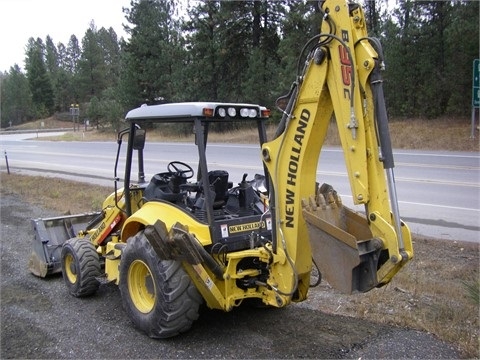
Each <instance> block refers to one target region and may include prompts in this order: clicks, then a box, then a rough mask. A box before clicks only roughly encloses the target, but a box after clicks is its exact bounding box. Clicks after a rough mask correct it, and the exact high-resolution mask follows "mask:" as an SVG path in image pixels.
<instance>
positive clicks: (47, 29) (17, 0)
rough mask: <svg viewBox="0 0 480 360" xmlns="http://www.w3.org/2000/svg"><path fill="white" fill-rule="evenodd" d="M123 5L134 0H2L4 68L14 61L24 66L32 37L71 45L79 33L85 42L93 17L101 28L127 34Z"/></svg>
mask: <svg viewBox="0 0 480 360" xmlns="http://www.w3.org/2000/svg"><path fill="white" fill-rule="evenodd" d="M122 7H126V8H130V0H0V71H1V72H4V71H7V72H8V71H9V70H10V67H11V66H13V65H14V64H17V65H18V66H20V68H21V69H22V70H23V69H24V60H25V47H26V45H27V43H28V39H29V38H31V37H33V38H34V39H36V38H38V37H39V38H41V39H42V40H43V42H44V43H45V39H46V37H47V35H50V37H51V38H52V40H53V43H54V44H55V45H57V44H58V43H59V42H61V43H63V44H64V45H65V46H67V45H68V41H69V40H70V36H71V35H73V34H75V36H76V37H77V39H78V41H79V42H80V44H81V41H82V38H83V36H84V35H85V32H86V31H87V29H88V28H89V26H90V22H91V21H92V20H93V21H94V22H95V26H96V27H97V29H100V28H101V27H104V28H106V29H108V28H109V27H112V28H113V29H114V30H115V32H116V34H117V36H118V38H120V37H122V36H123V37H126V34H125V32H124V31H123V26H122V23H123V24H127V20H126V19H125V14H124V13H123V12H122Z"/></svg>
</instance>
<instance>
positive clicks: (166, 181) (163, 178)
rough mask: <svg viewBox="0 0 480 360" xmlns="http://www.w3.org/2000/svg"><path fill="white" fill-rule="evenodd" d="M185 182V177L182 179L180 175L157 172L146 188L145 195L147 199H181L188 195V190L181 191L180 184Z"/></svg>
mask: <svg viewBox="0 0 480 360" xmlns="http://www.w3.org/2000/svg"><path fill="white" fill-rule="evenodd" d="M185 182H186V180H185V179H181V177H179V176H171V174H170V173H159V174H155V175H154V176H153V177H152V179H151V180H150V183H149V184H148V185H147V187H146V188H145V191H144V192H143V197H144V198H145V199H146V200H147V201H151V200H165V201H170V202H178V201H181V200H182V199H183V198H184V196H186V192H185V191H180V185H181V184H182V183H185Z"/></svg>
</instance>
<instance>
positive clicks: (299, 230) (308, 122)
mask: <svg viewBox="0 0 480 360" xmlns="http://www.w3.org/2000/svg"><path fill="white" fill-rule="evenodd" d="M322 10H323V12H324V17H323V23H322V25H321V33H320V35H319V36H317V37H316V39H315V40H316V45H315V46H314V47H313V49H312V50H311V51H310V53H309V54H308V56H307V59H306V62H305V67H304V69H303V71H302V72H301V73H300V74H299V75H298V76H297V80H296V82H295V83H294V85H293V86H292V91H291V96H290V98H289V103H288V105H287V107H286V109H285V111H284V116H283V119H282V123H281V125H280V130H279V131H277V134H276V135H277V137H276V138H275V139H273V140H272V141H270V142H267V143H265V144H264V145H263V146H262V158H263V161H264V163H265V166H266V167H267V169H268V172H269V174H270V177H271V188H270V191H271V194H270V202H271V210H272V215H273V219H274V221H275V225H276V226H275V228H274V251H276V252H279V251H280V252H284V253H285V254H286V256H287V257H288V258H289V259H290V260H291V263H293V264H294V265H295V275H294V276H295V277H296V280H295V281H293V280H292V282H291V283H292V287H293V286H295V285H296V286H297V292H296V294H295V296H294V298H293V300H296V301H300V300H303V299H305V298H306V294H307V291H308V287H309V277H310V270H311V266H312V256H313V258H314V260H315V263H316V264H317V265H318V266H319V268H320V270H321V272H322V274H323V275H324V277H325V278H326V280H327V281H328V282H329V283H331V284H332V285H333V286H334V287H336V288H338V289H340V290H342V291H344V292H347V293H351V292H354V291H362V292H363V291H368V290H370V289H372V288H373V287H376V286H381V285H384V284H386V283H388V282H389V281H390V280H391V278H392V277H393V276H394V274H395V273H397V271H398V270H399V269H400V268H401V267H402V266H403V265H404V264H405V263H406V262H407V261H408V260H409V259H411V258H412V257H413V249H412V241H411V236H410V231H409V229H408V227H407V226H406V225H405V224H404V223H403V222H401V220H400V216H399V213H398V205H397V198H396V190H395V182H394V177H393V155H392V149H391V144H390V138H389V134H388V123H387V119H386V111H385V104H384V100H383V92H382V91H381V78H380V76H379V70H380V64H381V61H382V59H381V58H380V57H379V55H378V52H377V51H376V49H375V48H374V47H373V46H372V45H371V42H372V40H370V39H368V35H367V29H366V23H365V17H364V14H363V10H362V8H361V7H360V6H358V5H356V4H350V3H348V2H346V1H345V0H327V1H325V2H323V3H322ZM377 50H378V49H377ZM332 115H334V117H335V119H336V124H337V128H338V132H339V135H340V139H341V145H342V148H343V153H344V158H345V163H346V168H347V172H348V178H349V182H350V187H351V191H352V196H353V200H354V203H355V204H356V205H362V204H363V205H364V207H365V214H366V215H365V216H363V215H361V214H359V213H356V212H354V211H352V210H350V209H348V208H346V207H345V206H343V205H342V204H341V200H340V199H339V197H338V195H337V194H336V192H335V191H334V190H333V189H331V187H329V186H323V187H319V186H318V184H317V178H316V170H317V164H318V161H319V156H320V152H321V149H322V145H323V143H324V140H325V136H326V133H327V128H328V126H329V123H330V120H331V118H332ZM283 290H284V291H286V292H288V291H289V290H292V289H283Z"/></svg>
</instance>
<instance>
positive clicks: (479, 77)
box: [472, 59, 480, 108]
mask: <svg viewBox="0 0 480 360" xmlns="http://www.w3.org/2000/svg"><path fill="white" fill-rule="evenodd" d="M472 106H473V107H476V108H478V107H480V60H479V59H475V60H473V88H472Z"/></svg>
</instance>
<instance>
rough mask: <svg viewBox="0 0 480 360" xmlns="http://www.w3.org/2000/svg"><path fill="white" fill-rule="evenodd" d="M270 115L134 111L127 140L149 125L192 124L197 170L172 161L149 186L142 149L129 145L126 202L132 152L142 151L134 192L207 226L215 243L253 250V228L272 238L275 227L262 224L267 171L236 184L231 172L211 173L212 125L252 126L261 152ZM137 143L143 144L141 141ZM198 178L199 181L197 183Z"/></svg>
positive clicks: (246, 110)
mask: <svg viewBox="0 0 480 360" xmlns="http://www.w3.org/2000/svg"><path fill="white" fill-rule="evenodd" d="M269 115H270V111H269V110H268V109H266V108H265V107H262V106H259V105H253V104H234V103H210V102H208V103H207V102H189V103H173V104H162V105H150V106H147V105H143V106H141V107H139V108H136V109H133V110H131V111H130V112H129V113H128V114H127V116H126V120H127V122H129V123H130V130H129V131H130V136H129V140H130V139H135V138H136V136H135V134H136V133H137V132H138V131H143V128H147V127H148V126H147V124H151V123H153V124H167V123H169V124H185V123H187V124H191V125H192V128H193V131H194V134H195V145H196V147H197V151H198V169H197V171H196V172H195V171H194V170H193V167H192V166H191V165H190V164H187V163H185V162H181V161H176V160H175V161H171V162H170V163H168V165H167V169H166V171H164V172H160V173H157V174H155V175H153V177H152V178H151V180H150V182H148V184H146V186H145V183H146V182H145V180H144V178H145V175H144V173H143V148H141V149H139V147H137V148H136V147H135V145H134V141H129V145H128V149H127V166H126V167H125V178H124V179H125V184H124V189H125V196H126V197H127V198H128V192H131V191H133V188H132V186H131V183H130V171H131V159H132V157H133V156H132V153H133V150H139V156H138V162H139V164H138V169H139V184H137V185H135V188H137V189H138V188H142V189H144V190H143V200H144V201H146V202H149V201H161V202H168V203H170V204H172V205H174V206H176V207H179V208H181V209H182V210H183V211H185V212H187V213H188V214H190V215H191V216H192V217H194V218H195V219H197V220H198V221H200V222H202V223H205V224H208V225H209V227H210V229H212V230H211V232H212V242H213V244H216V243H221V244H222V245H225V244H226V245H227V248H228V251H234V250H238V249H244V248H249V247H251V246H252V235H251V233H252V229H253V228H255V229H257V230H258V227H257V225H255V224H260V223H262V224H263V225H259V227H261V228H262V229H263V230H264V231H266V232H267V233H268V234H266V235H267V236H269V237H270V235H271V234H270V232H271V226H268V229H267V226H266V225H265V219H264V216H265V213H266V211H267V208H268V207H267V188H268V186H267V184H268V175H267V172H266V170H265V168H263V172H264V173H263V174H251V175H250V176H249V174H247V173H244V174H243V176H242V178H241V179H238V180H237V181H236V182H234V181H232V180H231V179H230V174H229V172H228V170H227V169H209V166H208V161H207V156H206V149H207V140H208V133H209V129H210V125H211V124H212V123H222V122H226V123H232V122H247V123H253V124H254V125H256V126H257V129H258V139H259V148H260V149H261V146H262V144H263V143H264V142H265V141H266V127H265V122H266V120H268V119H269ZM136 142H137V143H141V141H139V140H138V139H137V140H136ZM128 159H130V160H128ZM195 175H196V178H195V179H193V178H194V176H195ZM127 203H128V202H127ZM131 212H132V209H129V208H128V204H127V215H128V216H130V215H131ZM269 216H270V215H269ZM267 220H268V219H267ZM226 228H229V229H235V234H228V231H225V229H226ZM263 230H262V231H263ZM258 231H259V232H260V230H258Z"/></svg>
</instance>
